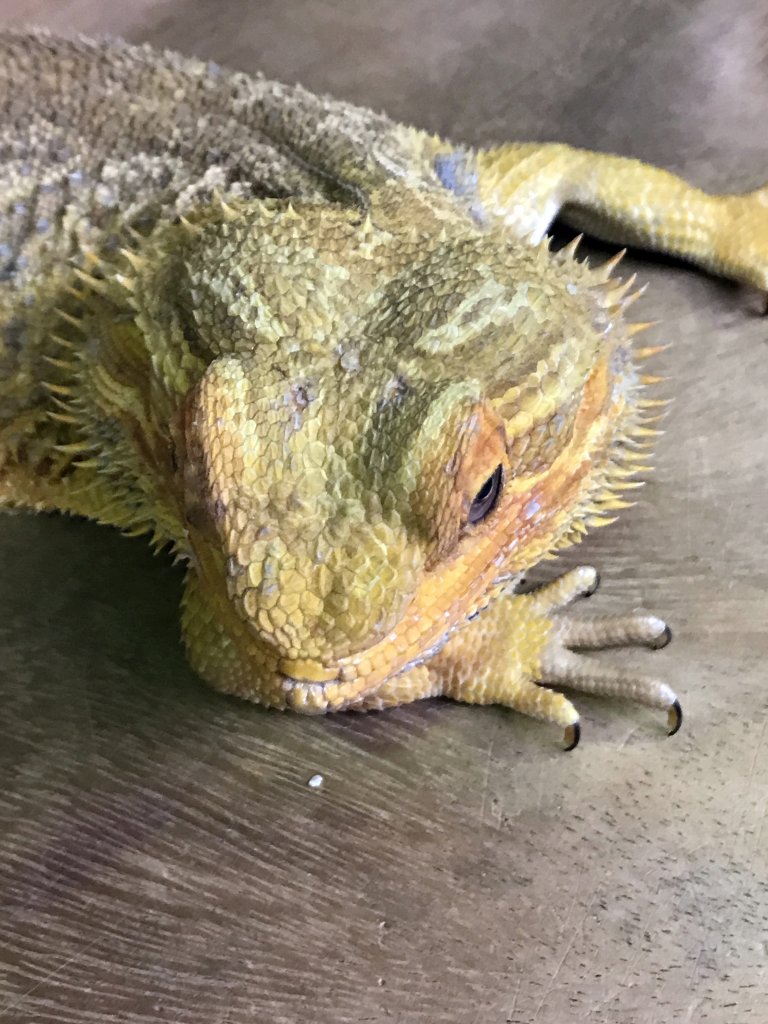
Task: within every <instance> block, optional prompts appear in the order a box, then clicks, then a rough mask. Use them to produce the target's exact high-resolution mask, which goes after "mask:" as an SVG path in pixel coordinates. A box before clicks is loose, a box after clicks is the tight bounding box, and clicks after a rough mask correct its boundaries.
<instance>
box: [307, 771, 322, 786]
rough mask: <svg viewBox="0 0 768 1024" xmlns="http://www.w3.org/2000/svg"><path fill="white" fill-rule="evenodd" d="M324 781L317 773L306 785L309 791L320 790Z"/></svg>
mask: <svg viewBox="0 0 768 1024" xmlns="http://www.w3.org/2000/svg"><path fill="white" fill-rule="evenodd" d="M324 781H325V779H324V778H323V776H322V775H320V773H319V772H318V773H317V774H316V775H313V776H312V778H311V779H310V780H309V781H308V782H307V785H308V786H309V788H310V789H320V787H321V786H322V784H323V782H324Z"/></svg>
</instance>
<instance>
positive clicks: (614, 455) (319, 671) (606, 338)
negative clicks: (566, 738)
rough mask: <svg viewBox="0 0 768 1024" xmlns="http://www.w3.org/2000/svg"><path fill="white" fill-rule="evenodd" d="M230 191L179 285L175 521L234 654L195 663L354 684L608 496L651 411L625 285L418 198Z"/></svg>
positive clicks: (492, 589)
mask: <svg viewBox="0 0 768 1024" xmlns="http://www.w3.org/2000/svg"><path fill="white" fill-rule="evenodd" d="M223 209H224V211H225V212H223V213H222V212H219V213H217V214H212V215H211V216H209V217H208V218H207V219H204V220H202V221H201V222H200V223H198V224H196V225H194V226H193V228H190V229H188V231H187V234H188V236H189V237H188V239H187V242H186V243H185V245H186V248H184V247H182V248H181V249H179V247H178V246H177V247H176V248H177V251H182V252H183V260H182V262H181V263H180V264H179V271H178V278H177V279H176V280H175V282H174V284H175V288H176V294H177V296H181V298H180V299H177V300H176V301H177V304H178V303H180V305H179V306H178V308H179V309H180V313H179V316H180V318H181V320H182V321H184V323H185V325H186V326H185V328H184V334H185V337H187V338H188V339H192V341H191V342H190V344H191V345H192V346H193V347H194V348H195V350H196V351H197V352H198V353H201V352H202V353H205V359H206V362H207V368H206V369H205V371H204V373H203V374H202V376H201V378H200V380H199V382H198V383H197V385H196V386H195V387H194V388H193V389H192V390H191V391H190V392H189V394H188V395H187V397H186V399H185V402H184V412H183V435H184V442H183V443H184V452H185V454H184V459H183V462H184V466H183V476H184V486H183V490H184V503H185V510H186V516H187V522H188V526H189V536H190V541H191V545H192V548H193V550H194V553H195V557H196V560H197V564H198V571H199V572H200V573H201V574H202V576H203V577H204V580H205V588H206V592H207V593H208V594H209V595H210V599H211V601H214V602H215V603H216V612H215V614H216V615H217V617H218V618H219V619H220V621H221V623H222V628H223V629H224V630H225V632H227V634H228V635H229V636H230V638H231V639H232V642H233V643H234V644H235V646H236V647H237V648H238V650H239V658H240V664H241V668H239V669H238V671H237V672H234V670H233V671H232V672H231V673H230V675H229V676H226V673H224V672H223V671H219V670H217V669H215V668H210V667H208V668H204V672H205V674H207V675H209V676H211V675H216V673H217V672H218V675H219V678H216V679H214V682H216V684H217V685H219V686H221V687H223V688H225V689H232V690H237V691H239V692H244V693H246V694H247V693H249V692H250V694H251V695H252V696H253V695H256V696H258V688H257V687H255V686H253V685H251V686H250V691H249V683H248V680H247V679H246V678H245V676H247V673H248V664H247V662H248V660H249V659H252V660H254V661H256V662H258V663H257V664H253V666H252V673H253V675H254V676H263V675H264V666H265V664H267V665H269V666H270V671H271V672H272V673H273V676H274V678H275V679H276V680H278V681H279V689H280V692H281V693H282V694H283V696H282V697H276V696H275V694H274V693H273V694H272V695H271V696H270V698H269V699H270V702H272V703H279V702H280V701H281V700H282V701H283V702H284V703H288V704H291V705H292V706H295V707H297V708H299V709H302V710H325V709H326V708H327V707H329V706H344V705H345V704H346V703H350V702H353V701H354V700H355V699H356V698H358V697H359V696H360V695H362V694H365V693H367V692H369V691H370V690H371V689H373V688H375V686H376V685H378V684H379V683H380V682H381V681H383V680H384V679H387V678H389V677H391V676H393V675H396V674H397V673H398V672H400V671H402V670H403V668H405V667H406V666H408V665H412V664H415V663H418V662H419V661H422V660H424V659H426V658H427V657H429V656H430V654H431V653H433V652H434V651H435V650H437V649H439V647H440V646H441V645H442V644H443V643H444V642H445V640H446V639H447V637H448V635H449V634H450V632H451V631H452V630H453V629H455V628H460V626H461V625H462V624H463V623H465V622H466V621H467V620H468V619H469V618H470V617H472V616H474V615H475V614H477V613H478V612H479V611H482V609H483V608H484V607H485V606H486V605H487V604H488V603H489V602H490V601H491V600H493V598H494V596H496V595H497V594H498V593H499V592H500V591H501V589H502V587H503V586H504V584H505V582H506V583H507V585H508V583H509V580H510V579H514V578H515V577H516V576H518V575H519V574H520V573H522V572H523V571H524V570H525V569H527V568H529V567H530V566H531V565H533V564H534V563H535V562H537V561H538V560H539V559H540V558H541V557H543V556H545V555H546V554H547V553H549V552H551V551H553V550H555V549H557V548H559V547H562V546H564V545H566V544H569V543H573V542H574V541H576V540H578V539H579V538H580V536H581V534H582V533H583V532H584V530H585V529H586V526H587V525H592V524H594V523H598V522H600V521H601V520H602V519H604V518H605V516H606V515H608V514H609V513H610V511H611V509H613V508H615V507H617V506H618V504H619V503H618V502H617V499H616V497H615V494H614V493H613V490H614V488H615V487H616V486H620V481H621V480H622V479H625V478H626V477H628V476H630V475H631V473H632V472H633V470H632V465H631V463H628V462H627V456H628V455H629V457H630V458H631V456H632V452H631V451H629V450H628V448H627V444H629V445H631V444H632V441H631V439H630V435H632V434H633V433H636V432H637V431H638V430H639V429H641V428H639V426H638V413H637V401H636V397H635V392H636V391H637V390H638V388H639V386H640V383H639V379H638V376H637V373H636V370H635V367H634V364H633V362H632V357H631V352H630V337H631V334H632V330H631V327H628V325H627V324H626V323H625V321H624V319H623V316H622V310H623V306H624V305H625V304H626V301H627V300H625V299H624V295H625V292H626V289H625V287H624V286H623V285H621V283H617V282H616V281H614V280H612V279H611V278H610V269H609V270H605V269H603V270H602V271H592V270H590V269H588V267H587V266H586V265H585V264H582V263H579V262H577V261H576V260H575V259H573V254H572V253H571V252H561V253H559V254H552V253H550V252H549V251H548V249H547V248H546V246H540V247H521V246H520V244H519V243H517V242H515V241H514V240H512V239H510V238H508V237H507V236H506V235H505V234H504V231H503V229H501V228H498V229H497V228H483V229H480V228H478V227H477V226H476V225H474V224H472V223H471V221H470V220H469V219H468V218H465V217H464V216H461V217H459V216H458V215H457V214H455V213H453V214H451V213H450V212H448V211H447V210H445V209H443V208H442V207H441V206H440V205H439V204H438V203H437V202H435V203H434V204H432V205H430V204H429V203H426V202H425V201H424V200H423V198H419V199H418V200H413V201H412V206H411V207H410V208H408V207H407V205H406V204H405V200H404V199H403V196H402V194H400V195H399V196H397V197H396V200H395V199H393V198H392V197H388V196H387V195H386V194H383V195H381V196H380V197H379V199H378V202H376V203H374V205H373V208H372V211H371V213H370V215H369V216H366V217H361V216H360V215H359V214H358V212H357V211H350V210H348V209H343V208H341V207H339V208H329V206H328V204H321V203H309V202H308V203H304V204H302V205H299V206H297V207H295V208H294V207H292V206H289V205H286V204H285V203H277V202H274V203H272V202H268V203H263V204H254V203H248V204H243V205H242V207H239V208H235V209H232V210H230V209H227V208H223ZM227 671H229V670H227ZM276 685H277V684H276ZM253 691H256V692H255V693H254V692H253ZM275 692H277V691H275ZM262 698H263V689H262Z"/></svg>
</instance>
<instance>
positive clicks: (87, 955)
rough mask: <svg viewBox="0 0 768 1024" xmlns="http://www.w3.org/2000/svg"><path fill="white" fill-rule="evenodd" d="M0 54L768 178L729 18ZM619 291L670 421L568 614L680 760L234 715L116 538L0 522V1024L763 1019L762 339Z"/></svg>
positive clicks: (360, 17) (340, 721)
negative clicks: (281, 95) (139, 68)
mask: <svg viewBox="0 0 768 1024" xmlns="http://www.w3.org/2000/svg"><path fill="white" fill-rule="evenodd" d="M25 20H26V21H30V20H36V21H38V22H39V23H43V24H47V25H49V26H51V27H53V28H57V29H59V30H76V29H80V30H83V31H88V32H92V33H93V32H103V31H110V32H115V33H122V34H124V35H126V36H127V37H128V38H130V39H131V40H134V41H138V40H148V41H151V42H153V43H156V44H158V45H163V46H173V47H176V48H178V49H181V50H183V51H185V52H188V53H194V54H197V55H199V56H201V57H205V58H210V59H213V60H217V61H220V62H225V63H228V64H232V65H236V66H238V67H241V68H245V69H250V70H253V69H256V68H261V69H263V70H264V71H265V72H266V73H267V74H269V75H272V76H275V77H283V78H286V79H289V80H295V79H300V80H302V81H303V82H304V83H305V84H306V85H308V86H310V87H312V88H314V89H320V90H328V91H331V92H334V93H336V94H338V95H339V96H342V97H346V98H348V99H350V100H354V101H358V102H362V103H367V104H371V105H373V106H375V107H380V108H386V109H387V110H388V111H389V112H390V113H392V114H393V115H394V116H397V117H399V118H402V119H404V120H409V121H412V122H415V123H418V124H419V125H421V126H423V127H426V128H430V129H433V130H435V131H440V132H444V133H448V134H451V135H452V136H454V137H456V138H458V139H464V140H467V141H470V142H476V143H480V142H485V141H497V140H502V139H504V138H508V137H522V138H525V137H528V138H537V139H544V138H546V139H550V138H560V139H563V140H565V141H568V142H571V143H577V144H581V145H585V146H590V147H595V148H600V149H606V150H611V149H613V150H618V151H621V152H624V153H626V154H630V155H636V156H641V157H644V158H646V159H650V160H654V161H657V162H659V163H661V164H663V165H666V166H668V167H670V168H674V169H676V170H678V171H682V172H685V173H686V174H688V175H689V176H690V177H691V178H692V179H693V180H695V181H696V182H698V183H699V184H701V185H704V186H709V187H712V188H727V187H732V188H739V187H744V188H746V187H749V186H754V185H757V184H759V183H761V182H762V181H764V180H765V179H768V141H766V139H767V136H766V111H768V62H767V60H766V57H767V56H768V13H766V11H765V5H764V3H757V2H749V3H747V2H745V3H742V4H740V5H738V7H734V6H733V5H732V4H731V3H730V2H729V0H703V2H699V3H688V4H682V3H677V4H672V3H669V2H667V0H654V2H648V0H622V2H621V3H613V2H605V0H582V2H579V3H573V2H571V0H538V2H537V3H536V4H530V3H527V2H524V0H519V2H515V3H506V2H504V0H473V3H472V4H467V3H465V2H464V0H446V2H443V3H438V2H437V0H379V2H378V3H376V4H375V5H374V4H370V5H368V4H360V3H359V0H334V2H330V0H329V2H325V3H320V2H318V0H295V2H293V3H289V4H286V3H284V2H282V0H280V2H278V0H264V2H262V3H259V4H248V3H245V2H244V0H242V2H229V0H198V2H194V3H193V2H188V0H167V2H164V3H150V2H146V0H143V2H135V3H130V4H128V3H115V2H109V3H106V2H104V0H78V2H62V0H36V2H30V3H24V2H21V0H4V3H3V4H2V6H1V7H0V23H13V24H19V23H21V22H23V21H25ZM594 251H595V252H596V253H600V252H605V251H607V250H604V249H600V247H594ZM631 262H632V264H633V269H637V270H638V271H639V273H640V275H641V276H642V277H643V278H645V279H647V280H649V281H650V282H651V288H650V289H649V291H648V294H647V296H646V297H645V299H644V300H643V308H642V310H641V311H640V314H639V316H640V318H653V319H657V318H658V319H660V320H662V321H663V326H662V327H660V328H659V329H658V331H657V335H658V338H659V340H670V341H672V342H674V346H673V348H672V349H671V350H670V351H669V352H668V353H666V354H665V355H664V356H662V357H660V359H659V363H658V366H659V371H660V372H665V373H669V374H670V375H671V377H672V381H671V383H670V384H669V385H667V393H669V394H674V395H675V397H676V402H675V404H674V407H673V411H672V413H671V415H670V417H669V420H668V423H667V427H668V433H667V435H666V437H665V438H664V439H663V440H662V442H661V444H660V446H659V453H658V467H659V468H658V472H657V473H656V475H655V477H654V478H653V480H652V482H651V483H650V484H649V485H648V487H647V488H646V489H645V491H644V492H643V497H642V500H641V502H640V504H639V506H638V507H636V508H635V509H633V510H632V511H630V512H628V513H626V514H625V515H624V516H623V518H622V519H621V521H620V522H619V523H618V524H616V526H614V527H612V528H610V529H609V530H606V531H602V532H601V533H600V534H599V535H596V536H595V537H593V538H592V539H591V540H590V541H589V542H588V543H587V544H586V545H585V546H584V548H583V549H582V551H581V552H580V553H579V557H580V558H582V559H589V560H593V561H595V562H596V563H597V564H598V565H599V566H600V568H601V569H602V571H603V579H604V586H603V591H602V593H601V594H600V595H598V596H597V597H595V598H593V599H592V600H593V607H597V608H602V609H608V608H612V607H616V606H618V607H623V608H626V607H632V606H634V605H640V604H643V605H646V606H648V607H649V608H651V609H653V610H656V611H658V612H659V613H660V614H663V615H665V616H667V617H668V618H669V620H670V621H671V622H672V624H673V626H674V627H675V631H676V642H675V643H674V644H673V645H672V646H671V647H670V648H668V649H667V650H665V651H663V652H659V653H656V654H649V655H637V658H638V660H641V661H646V660H647V661H648V662H652V664H653V666H654V668H655V669H656V670H658V671H659V672H663V673H665V674H666V675H667V676H668V677H669V679H670V680H671V681H672V682H673V683H674V684H675V685H676V687H677V688H678V690H679V691H680V692H681V693H682V695H683V698H684V703H685V708H686V713H687V717H686V723H685V727H684V730H683V731H682V733H681V734H680V735H679V736H677V737H676V738H675V739H674V740H667V739H666V738H665V737H664V733H663V728H662V725H663V723H662V722H661V721H660V719H659V716H658V715H656V714H654V713H651V712H648V711H645V710H642V709H638V708H635V707H629V706H626V705H623V704H621V705H618V704H611V703H610V702H607V701H604V700H596V699H594V700H589V699H586V698H583V697H582V698H579V706H580V708H581V709H582V712H583V716H584V738H583V743H582V746H581V747H580V749H579V750H578V751H576V752H575V753H574V754H572V755H565V754H562V753H561V752H560V750H559V745H558V742H559V737H558V736H557V735H555V734H554V733H553V732H551V731H548V730H547V729H546V728H544V727H542V726H540V725H537V724H534V723H531V722H528V721H524V720H522V719H521V718H519V717H516V716H514V715H513V714H510V713H507V712H505V711H503V710H499V709H494V708H489V709H472V708H462V707H458V706H452V705H450V704H447V703H440V702H427V703H423V704H421V705H416V706H413V707H410V708H407V709H402V710H399V711H396V712H389V713H386V714H383V715H380V716H370V717H367V718H360V717H349V716H347V717H344V716H341V717H337V718H333V719H327V720H306V719H300V718H292V717H289V716H282V715H280V714H276V713H265V712H262V711H260V710H258V709H256V708H253V707H250V706H248V705H245V704H241V703H238V702H236V701H231V700H227V699H224V698H221V697H217V696H215V695H213V694H211V693H209V692H208V691H207V690H206V689H205V688H204V687H203V686H202V685H201V684H200V683H199V682H198V681H197V680H196V678H195V677H194V675H193V674H192V672H191V671H190V670H189V669H188V668H187V667H186V665H185V662H184V659H183V656H182V654H181V652H180V650H179V648H178V646H177V603H178V598H179V577H178V575H177V574H176V573H175V572H174V571H173V570H172V569H171V568H170V566H169V565H168V564H166V563H165V562H163V561H162V560H156V559H152V558H151V557H150V556H149V554H148V552H147V550H146V548H145V546H144V545H143V544H142V542H141V541H128V540H125V539H122V538H121V537H119V536H117V535H115V534H113V533H110V532H109V531H106V530H101V529H99V528H96V527H94V526H90V525H88V524H85V523H80V522H74V521H67V520H64V519H61V518H55V517H53V518H41V517H40V518H28V517H23V516H15V517H7V518H4V519H3V520H2V521H0V1020H1V1021H3V1022H6V1024H38V1022H40V1024H43V1022H46V1024H47V1022H51V1024H53V1022H56V1024H66V1022H83V1024H84V1022H93V1024H101V1022H106V1021H124V1022H130V1024H155V1022H160V1021H172V1022H183V1024H215V1022H225V1021H226V1022H230V1024H246V1022H248V1024H251V1022H276V1024H283V1022H284V1024H304V1022H307V1024H346V1022H362V1021H371V1022H382V1024H383V1022H402V1024H411V1022H414V1024H417V1022H425V1024H426V1022H433V1021H439V1022H450V1024H453V1022H455V1024H505V1022H506V1024H532V1022H536V1024H563V1022H565V1021H590V1022H594V1024H668V1022H671V1021H685V1022H693V1024H698V1022H709V1024H749V1022H753V1024H761V1022H765V1021H766V1020H768V976H767V975H766V963H767V962H768V954H767V950H768V924H767V923H766V922H767V921H768V854H767V853H766V850H767V847H768V835H766V834H765V830H764V823H765V819H766V800H767V798H768V748H767V747H766V743H765V739H764V734H765V725H766V713H767V706H768V687H767V686H766V657H767V656H768V639H767V638H766V622H767V620H768V531H767V530H766V506H767V505H768V485H767V484H766V480H767V479H768V457H767V456H766V447H767V443H766V408H767V407H768V361H767V357H768V344H767V338H768V322H767V321H766V320H764V319H761V318H760V317H758V316H757V315H756V313H755V311H756V309H757V308H758V301H757V296H756V295H754V294H753V293H749V292H747V291H745V290H742V289H739V288H735V287H732V286H730V285H728V284H724V283H720V282H717V281H714V280H712V279H707V278H706V277H704V276H701V275H698V274H695V273H693V272H692V271H690V270H688V269H687V268H684V267H681V266H679V265H674V264H672V263H663V262H661V261H658V260H653V259H649V258H640V257H635V258H633V259H632V261H631ZM564 561H565V560H564ZM567 561H568V563H573V562H574V561H575V558H573V557H571V558H569V559H568V560H567ZM316 773H321V774H322V775H323V777H324V784H323V786H322V787H321V788H320V789H316V790H315V789H312V788H310V787H309V786H308V784H307V783H308V780H309V779H310V777H311V776H313V775H314V774H316Z"/></svg>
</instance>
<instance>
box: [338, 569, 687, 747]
mask: <svg viewBox="0 0 768 1024" xmlns="http://www.w3.org/2000/svg"><path fill="white" fill-rule="evenodd" d="M597 585H598V575H597V572H596V571H595V569H593V568H591V567H590V566H580V567H578V568H576V569H573V570H571V571H570V572H567V573H565V574H564V575H563V576H561V577H559V578H558V579H556V580H554V581H553V582H552V583H549V584H546V585H545V586H543V587H540V588H539V589H538V590H536V591H533V592H531V593H527V594H513V593H509V594H503V595H502V596H501V597H499V598H497V600H496V601H495V602H494V603H493V604H492V605H491V607H490V608H488V609H486V611H484V612H482V613H481V614H480V615H479V616H478V617H477V618H476V619H475V620H473V621H472V622H471V623H468V624H467V626H465V627H464V628H463V629H461V630H460V631H459V632H458V633H456V634H454V636H453V637H452V638H451V639H450V640H449V641H448V643H447V644H446V646H445V647H444V648H443V650H442V651H440V653H439V654H437V655H436V656H435V657H433V658H432V659H431V660H429V661H428V662H426V663H424V664H422V665H419V666H417V667H415V668H413V669H411V670H409V671H408V672H405V673H402V674H401V675H400V676H396V677H395V678H393V679H390V680H388V681H387V682H386V683H384V684H382V685H381V686H380V687H378V688H377V689H376V690H375V691H374V692H373V693H371V694H368V695H367V696H366V697H364V698H363V699H362V700H360V701H358V702H356V703H355V704H352V705H348V706H351V707H353V708H355V709H357V710H373V709H379V708H384V707H392V706H394V705H397V704H403V703H407V702H409V701H412V700H418V699H421V698H423V697H432V696H437V695H442V696H446V697H451V698H452V699H453V700H458V701H463V702H466V703H468V704H502V705H505V706H506V707H511V708H514V709H515V710H517V711H521V712H522V713H523V714H526V715H530V716H531V717H533V718H538V719H540V720H543V721H546V722H552V723H553V724H556V725H559V726H561V727H562V728H563V729H564V730H565V736H566V743H567V749H572V748H573V747H575V746H576V744H577V743H578V741H579V735H580V726H579V714H578V711H577V710H576V708H575V707H574V706H573V704H572V703H571V702H570V701H569V700H568V699H567V698H566V697H565V696H563V694H561V693H558V692H556V691H554V690H551V689H549V688H548V684H552V685H557V686H565V687H567V688H569V689H572V690H577V691H581V692H582V693H592V694H600V695H603V696H609V697H624V698H628V699H630V700H634V701H637V702H638V703H640V704H645V705H647V706H649V707H656V708H662V709H665V710H666V711H667V713H668V721H669V730H670V735H672V734H673V733H675V732H677V730H678V729H679V728H680V725H681V723H682V711H681V708H680V703H679V701H678V699H677V697H676V695H675V693H674V692H673V691H672V689H671V688H670V687H669V686H668V685H667V684H666V683H665V682H663V681H662V680H660V679H657V678H654V677H652V676H645V675H639V674H635V673H632V672H627V671H623V670H620V669H617V668H613V667H611V666H609V665H605V664H604V663H603V662H600V661H597V660H596V659H593V658H589V657H587V656H585V655H583V654H577V653H576V649H581V648H592V649H596V648H603V647H613V646H630V645H641V646H646V647H650V648H659V647H664V646H665V645H666V644H667V643H668V642H669V639H670V635H671V634H670V631H669V628H668V627H667V625H666V624H665V623H664V622H663V621H662V620H661V619H659V618H657V617H656V616H655V615H647V614H634V615H624V616H607V617H595V618H588V619H582V618H575V617H572V616H569V615H568V614H562V609H564V608H565V607H567V606H568V605H569V604H571V603H572V602H573V601H574V600H576V599H577V598H579V597H586V596H588V595H589V594H592V593H593V592H594V591H595V589H596V588H597Z"/></svg>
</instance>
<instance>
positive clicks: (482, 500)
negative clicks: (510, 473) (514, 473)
mask: <svg viewBox="0 0 768 1024" xmlns="http://www.w3.org/2000/svg"><path fill="white" fill-rule="evenodd" d="M501 485H502V469H501V466H497V467H496V469H494V471H493V473H492V474H491V475H490V476H489V477H488V479H487V480H486V481H485V483H484V484H483V486H482V487H481V488H480V490H479V491H478V492H477V494H476V495H475V497H474V499H473V501H472V504H471V505H470V506H469V517H468V519H469V522H470V523H479V522H481V521H482V520H483V519H485V517H486V516H487V515H488V513H489V512H490V511H491V510H492V509H493V508H495V506H496V503H497V502H498V500H499V495H500V494H501Z"/></svg>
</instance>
